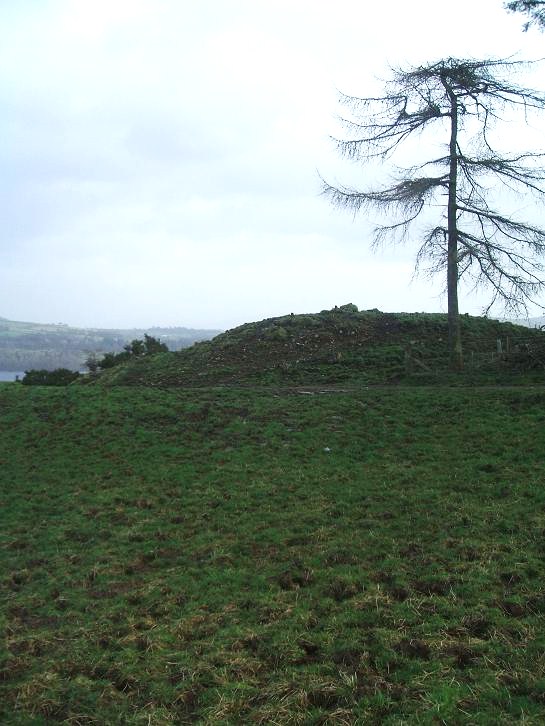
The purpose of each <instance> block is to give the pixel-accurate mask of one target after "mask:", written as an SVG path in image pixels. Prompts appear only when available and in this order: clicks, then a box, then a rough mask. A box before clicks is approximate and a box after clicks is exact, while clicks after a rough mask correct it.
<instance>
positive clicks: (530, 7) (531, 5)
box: [505, 0, 545, 30]
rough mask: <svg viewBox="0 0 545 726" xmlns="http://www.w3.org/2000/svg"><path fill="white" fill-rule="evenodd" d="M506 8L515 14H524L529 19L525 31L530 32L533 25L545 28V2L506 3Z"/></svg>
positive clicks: (537, 0)
mask: <svg viewBox="0 0 545 726" xmlns="http://www.w3.org/2000/svg"><path fill="white" fill-rule="evenodd" d="M505 7H506V8H507V10H510V11H511V12H513V13H524V14H525V15H526V16H527V17H528V20H527V21H526V23H525V24H524V30H528V28H529V27H530V25H533V24H536V25H539V26H540V27H541V28H545V1H544V0H513V2H508V3H506V4H505Z"/></svg>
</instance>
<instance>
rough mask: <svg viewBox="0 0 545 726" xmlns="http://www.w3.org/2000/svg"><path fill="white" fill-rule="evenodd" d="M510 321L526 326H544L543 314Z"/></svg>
mask: <svg viewBox="0 0 545 726" xmlns="http://www.w3.org/2000/svg"><path fill="white" fill-rule="evenodd" d="M511 322H513V323H515V325H523V326H524V327H526V328H542V327H543V326H545V315H541V316H539V317H537V318H520V319H519V320H512V321H511Z"/></svg>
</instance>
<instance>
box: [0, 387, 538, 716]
mask: <svg viewBox="0 0 545 726" xmlns="http://www.w3.org/2000/svg"><path fill="white" fill-rule="evenodd" d="M544 425H545V391H543V389H523V388H519V389H517V390H515V389H498V390H494V389H487V390H485V389H474V390H466V389H459V390H448V389H440V388H435V389H431V388H428V389H426V388H421V389H412V390H410V389H402V388H398V389H365V388H360V389H357V390H355V391H353V392H351V393H350V394H348V393H343V392H342V391H336V392H329V393H327V392H325V393H320V392H319V390H314V391H305V390H304V389H301V390H297V389H292V390H290V391H281V390H276V391H275V390H271V391H269V392H256V391H252V390H250V389H248V390H240V389H212V388H209V389H206V388H205V389H194V390H192V391H185V390H183V389H180V388H177V389H172V390H155V389H139V388H121V387H119V388H111V389H99V388H96V387H69V388H65V389H58V390H51V389H49V390H46V389H42V388H27V389H24V388H23V387H20V386H16V385H13V384H4V385H2V386H0V463H1V489H0V511H1V512H2V527H1V529H0V561H1V563H2V564H1V581H2V582H1V584H2V590H1V593H2V595H1V598H2V600H1V615H0V617H1V619H2V626H3V628H4V631H5V639H4V649H3V651H2V655H1V659H0V721H1V722H2V723H5V724H21V725H22V724H24V725H25V726H26V725H27V724H53V723H70V724H120V723H123V724H153V725H158V724H171V723H172V724H180V723H188V724H189V723H202V724H241V723H257V724H259V723H261V724H320V723H322V724H326V723H327V724H353V723H361V724H374V723H376V724H379V723H380V724H401V723H448V724H455V723H476V724H511V723H513V722H517V721H519V722H524V723H527V724H532V723H535V724H540V723H543V722H544V721H545V663H544V660H543V652H544V647H545V629H544V627H543V624H544V622H543V617H544V613H545V587H544V585H543V583H544V582H545V561H544V552H545V539H544V537H545V509H544V505H545V489H544V486H543V482H544V473H545V472H544V469H545V467H544V461H545V436H544V434H543V431H544Z"/></svg>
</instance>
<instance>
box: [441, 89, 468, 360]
mask: <svg viewBox="0 0 545 726" xmlns="http://www.w3.org/2000/svg"><path fill="white" fill-rule="evenodd" d="M443 83H444V85H445V88H446V91H447V93H448V97H449V100H450V146H449V181H448V208H447V229H448V233H447V300H448V343H449V354H450V365H451V368H453V369H454V370H456V371H461V370H462V368H463V367H464V360H463V355H462V334H461V329H460V315H459V312H458V226H457V219H456V212H457V203H456V192H457V189H456V185H457V181H458V144H457V141H458V101H457V98H456V95H455V93H454V92H453V90H452V88H450V86H449V85H447V83H446V82H445V81H443Z"/></svg>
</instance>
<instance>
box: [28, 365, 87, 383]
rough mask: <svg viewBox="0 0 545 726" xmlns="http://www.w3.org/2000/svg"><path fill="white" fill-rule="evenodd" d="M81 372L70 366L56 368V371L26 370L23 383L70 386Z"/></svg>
mask: <svg viewBox="0 0 545 726" xmlns="http://www.w3.org/2000/svg"><path fill="white" fill-rule="evenodd" d="M79 376H80V374H79V373H78V372H77V371H70V370H68V368H56V369H55V370H54V371H46V370H30V371H25V375H24V376H23V379H22V381H21V383H22V384H23V386H68V385H70V383H73V382H74V381H75V380H76V379H77V378H79Z"/></svg>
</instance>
